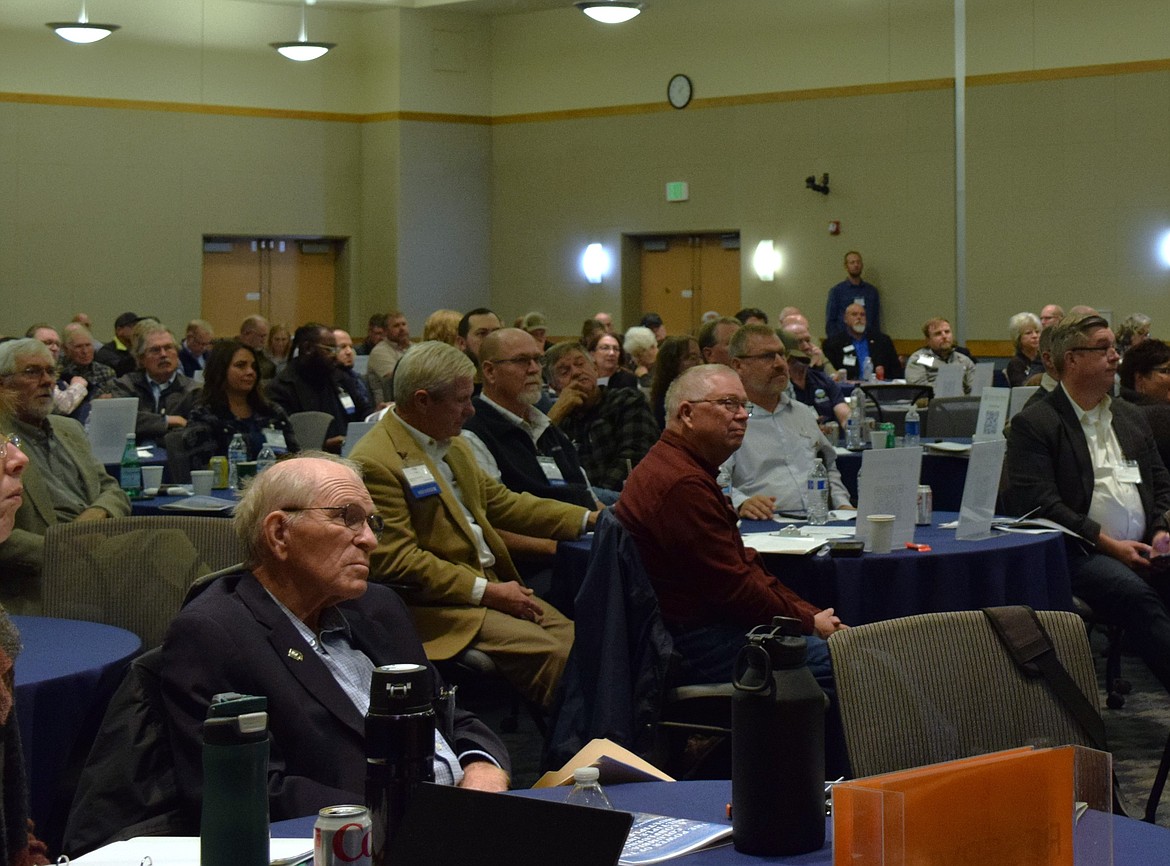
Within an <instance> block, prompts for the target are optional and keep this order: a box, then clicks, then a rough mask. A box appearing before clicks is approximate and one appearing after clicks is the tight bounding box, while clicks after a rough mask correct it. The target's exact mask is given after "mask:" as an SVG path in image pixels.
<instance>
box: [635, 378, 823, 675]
mask: <svg viewBox="0 0 1170 866" xmlns="http://www.w3.org/2000/svg"><path fill="white" fill-rule="evenodd" d="M666 418H667V422H666V430H665V432H663V434H662V438H661V439H659V440H658V442H657V444H655V445H654V447H653V448H651V449H650V451H649V452H648V453H647V454H646V456H645V457H644V458H642V461H641V462H640V463H639V464H638V465H637V466H636V467H635V468H634V471H633V473H632V474H631V475H630V477H629V479H628V480H627V481H626V485H625V488H624V490H623V491H622V496H621V499H620V500H619V502H618V504H617V506H616V515H617V518H618V520H620V521H621V522H622V525H623V526H625V528H626V530H627V531H628V532H629V533H630V535H631V536H633V538H634V541H635V543H636V544H637V545H638V550H639V551H640V552H641V554H642V561H643V563H644V565H645V568H646V571H647V573H648V574H649V576H650V582H651V583H652V584H653V586H654V590H655V592H656V593H657V595H658V602H659V605H660V607H661V609H662V617H663V620H664V621H665V622H666V626H667V628H668V629H669V630H670V633H671V635H672V636H673V638H674V644H675V649H676V650H677V651H678V652H679V654H680V655H681V656H682V659H683V662H682V667H681V671H680V674H681V676H682V679H683V682H688V683H698V682H727V681H729V680H730V679H731V678H732V667H733V663H734V660H735V655H736V652H737V651H738V649H739V648H740V647H741V646H743V645H744V643H745V640H744V635H745V634H746V633H747V632H748V631H749V630H750V629H751V628H752V627H754V626H757V625H767V624H770V623H771V620H772V617H773V616H787V617H794V618H796V619H799V620H800V622H801V626H802V631H804V632H805V634H806V635H807V640H808V665H809V668H810V670H811V671H812V672H813V675H814V676H816V677H817V679H818V680H819V681H820V682H821V683H822V685H823V686H828V685H830V684H831V680H832V670H831V667H830V664H829V654H828V648H827V647H826V645H825V641H824V638H827V637H828V636H829V635H831V634H832V633H833V632H835V631H837V630H838V629H841V628H845V625H844V624H843V623H842V622H841V620H840V619H839V618H837V617H836V616H834V615H833V609H832V608H826V609H825V610H817V609H816V608H815V607H814V606H813V605H811V604H809V603H808V602H807V601H805V600H804V599H802V598H801V597H800V596H798V595H797V594H796V593H794V592H793V591H792V590H790V589H789V588H788V587H786V586H784V584H782V583H781V582H780V581H779V580H777V579H776V578H775V577H774V576H773V575H772V574H770V573H769V572H768V570H767V569H766V568H764V563H763V561H762V560H761V558H760V555H759V554H758V553H757V552H756V551H755V550H748V549H746V548H745V547H744V545H743V540H742V538H741V537H740V534H739V530H738V528H737V527H736V515H735V512H734V511H733V510H732V508H731V504H730V503H729V502H728V500H727V498H726V497H725V496H724V495H723V491H722V490H721V489H720V488H719V484H718V482H717V481H716V475H717V473H718V471H719V465H720V464H721V463H722V462H723V461H724V460H726V459H727V458H728V457H730V456H731V455H732V454H733V453H734V452H735V451H736V450H737V449H738V448H739V446H740V444H741V443H742V442H743V436H744V431H745V430H746V428H747V419H748V403H747V395H746V393H745V392H744V388H743V384H742V383H741V382H740V380H739V377H738V376H737V375H736V374H735V373H734V372H733V371H732V370H730V369H729V368H727V367H724V366H722V365H721V364H705V365H703V366H699V367H692V368H691V369H690V370H687V371H686V372H685V373H683V375H681V376H680V377H679V378H678V379H677V380H675V382H674V383H673V384H672V385H671V386H670V389H669V390H668V391H667V393H666Z"/></svg>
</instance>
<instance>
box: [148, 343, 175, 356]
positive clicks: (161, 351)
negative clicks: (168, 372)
mask: <svg viewBox="0 0 1170 866" xmlns="http://www.w3.org/2000/svg"><path fill="white" fill-rule="evenodd" d="M177 351H179V349H178V347H177V346H176V345H175V344H174V343H167V344H166V345H163V346H151V347H150V348H149V349H147V350H146V351H145V352H143V353H142V354H144V355H166V354H169V353H170V352H177Z"/></svg>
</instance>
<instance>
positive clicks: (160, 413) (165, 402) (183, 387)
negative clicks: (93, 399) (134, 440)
mask: <svg viewBox="0 0 1170 866" xmlns="http://www.w3.org/2000/svg"><path fill="white" fill-rule="evenodd" d="M134 357H135V358H137V359H138V369H137V370H135V371H134V372H133V373H127V374H126V375H125V376H119V377H118V378H117V379H115V380H114V384H113V385H111V386H110V394H111V396H114V397H136V398H137V399H138V420H137V421H136V422H135V425H134V432H135V433H136V434H137V436H138V444H140V445H143V444H147V443H150V442H161V441H162V439H163V437H164V436H166V434H167V431H168V430H174V429H176V428H179V427H186V426H187V415H188V414H189V413H190V411H191V408H192V406H193V405H194V402H195V392H196V391H198V390H199V385H198V384H197V383H196V382H195V380H193V379H188V378H187V377H186V376H184V375H183V374H182V372H180V370H179V345H178V341H177V340H176V339H175V335H174V334H173V333H171V331H170V329H169V328H167V327H166V325H162V324H160V323H159V322H157V321H155V320H154V319H149V320H146V321H143V322H140V323H139V324H138V325H137V326H136V327H135V328H134Z"/></svg>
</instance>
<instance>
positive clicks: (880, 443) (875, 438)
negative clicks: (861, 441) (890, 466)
mask: <svg viewBox="0 0 1170 866" xmlns="http://www.w3.org/2000/svg"><path fill="white" fill-rule="evenodd" d="M888 438H889V437H888V436H887V435H886V431H885V430H870V431H869V444H870V445H871V446H872V447H873V448H875V449H877V448H885V447H886V445H887V444H888V441H887V440H888Z"/></svg>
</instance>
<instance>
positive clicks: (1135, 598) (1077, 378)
mask: <svg viewBox="0 0 1170 866" xmlns="http://www.w3.org/2000/svg"><path fill="white" fill-rule="evenodd" d="M1051 356H1052V362H1053V364H1054V365H1055V367H1056V370H1057V372H1058V373H1059V375H1060V384H1059V385H1057V387H1056V388H1055V389H1054V390H1053V391H1052V392H1051V393H1050V394H1048V396H1047V397H1045V398H1043V399H1041V400H1038V401H1037V402H1035V403H1033V404H1030V405H1029V406H1028V407H1027V408H1025V409H1024V410H1023V411H1022V412H1020V414H1019V415H1017V416H1016V417H1015V418H1014V419H1013V421H1012V427H1011V433H1010V435H1009V437H1008V448H1007V464H1006V470H1007V476H1008V479H1007V480H1008V487H1007V489H1006V490H1005V494H1004V496H1005V501H1006V504H1007V506H1008V510H1009V511H1010V512H1011V513H1016V514H1024V513H1026V512H1029V511H1032V510H1036V511H1037V513H1038V515H1039V516H1040V517H1047V518H1049V519H1051V520H1054V521H1056V522H1057V523H1059V524H1060V525H1061V526H1064V527H1066V528H1068V529H1070V530H1072V531H1073V532H1074V533H1076V534H1077V536H1079V538H1078V539H1070V540H1069V545H1068V551H1069V568H1070V571H1071V574H1072V588H1073V592H1074V593H1075V594H1076V595H1078V596H1080V597H1081V598H1083V599H1084V600H1085V601H1086V602H1088V603H1089V604H1090V605H1091V606H1092V608H1093V610H1094V611H1096V612H1098V613H1100V614H1104V615H1105V616H1106V617H1107V618H1108V619H1109V620H1110V621H1112V622H1116V623H1118V624H1120V625H1124V626H1125V628H1126V632H1127V634H1128V635H1129V637H1130V639H1131V640H1132V641H1133V644H1134V646H1136V647H1137V650H1138V652H1139V653H1140V654H1141V656H1142V658H1143V659H1144V660H1145V662H1146V664H1147V665H1149V667H1150V670H1151V671H1153V673H1154V675H1155V676H1156V677H1158V679H1159V680H1161V682H1162V685H1163V686H1164V687H1166V688H1167V689H1168V690H1170V613H1168V610H1167V606H1168V604H1170V573H1167V569H1166V564H1167V563H1170V556H1167V554H1168V553H1170V533H1168V532H1167V510H1168V509H1170V473H1168V472H1167V470H1166V467H1165V466H1164V465H1163V464H1162V459H1161V457H1159V456H1158V450H1157V447H1156V445H1155V443H1154V438H1153V434H1152V433H1151V432H1150V427H1149V424H1148V423H1147V422H1146V419H1145V416H1144V415H1143V414H1142V412H1141V410H1140V409H1137V408H1136V407H1134V406H1131V405H1129V404H1127V403H1126V402H1124V401H1122V400H1113V399H1112V398H1111V397H1110V394H1111V393H1112V391H1113V383H1114V376H1115V374H1116V372H1117V362H1118V359H1119V357H1120V356H1119V355H1118V353H1117V349H1116V347H1115V345H1114V337H1113V332H1112V330H1111V329H1110V328H1109V323H1108V322H1106V321H1105V320H1104V319H1103V318H1101V317H1100V316H1096V315H1090V316H1082V317H1076V318H1066V319H1063V320H1062V321H1061V322H1060V324H1058V325H1055V326H1053V331H1052V352H1051Z"/></svg>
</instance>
